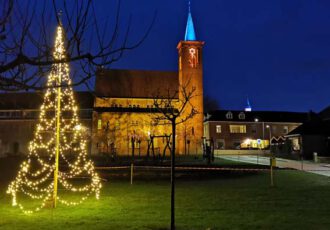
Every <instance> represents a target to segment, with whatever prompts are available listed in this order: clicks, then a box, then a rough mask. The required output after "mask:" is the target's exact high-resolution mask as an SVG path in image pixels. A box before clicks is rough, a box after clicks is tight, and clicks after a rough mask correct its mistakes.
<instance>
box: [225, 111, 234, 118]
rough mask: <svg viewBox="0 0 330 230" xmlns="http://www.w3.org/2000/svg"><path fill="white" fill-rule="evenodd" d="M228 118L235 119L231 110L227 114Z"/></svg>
mask: <svg viewBox="0 0 330 230" xmlns="http://www.w3.org/2000/svg"><path fill="white" fill-rule="evenodd" d="M226 118H227V119H233V113H232V112H230V111H229V112H228V113H227V114H226Z"/></svg>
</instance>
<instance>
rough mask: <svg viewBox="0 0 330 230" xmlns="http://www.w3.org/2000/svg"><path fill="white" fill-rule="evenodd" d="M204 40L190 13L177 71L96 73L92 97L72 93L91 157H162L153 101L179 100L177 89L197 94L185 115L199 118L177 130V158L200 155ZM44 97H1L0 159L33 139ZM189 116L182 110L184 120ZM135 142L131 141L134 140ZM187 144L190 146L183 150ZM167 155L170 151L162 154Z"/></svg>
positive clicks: (162, 134)
mask: <svg viewBox="0 0 330 230" xmlns="http://www.w3.org/2000/svg"><path fill="white" fill-rule="evenodd" d="M203 45H204V42H203V41H198V40H197V39H196V35H195V30H194V24H193V20H192V15H191V12H190V9H189V12H188V19H187V25H186V31H185V37H184V40H182V41H179V43H178V46H177V50H178V71H176V72H167V71H147V70H119V69H100V70H98V71H97V73H96V79H95V89H94V92H76V93H75V96H76V101H77V103H78V104H79V114H80V119H81V122H82V124H83V131H84V132H85V133H86V138H88V139H89V140H90V141H89V149H90V153H91V154H99V153H110V152H112V153H116V154H117V155H129V154H131V152H132V149H134V152H135V153H136V154H140V155H146V154H147V152H148V151H149V150H150V148H151V147H152V149H153V152H156V154H158V153H159V154H161V153H163V152H164V149H166V146H168V144H169V143H168V139H167V137H168V136H169V135H170V134H171V127H170V125H159V124H156V123H155V122H154V119H153V118H154V116H155V114H157V110H156V109H155V108H154V99H155V98H165V99H166V97H168V95H169V92H172V95H175V98H174V99H175V100H176V102H177V103H176V104H180V103H179V102H180V101H182V99H183V98H182V97H183V95H182V93H180V86H184V85H185V86H187V88H186V90H187V91H191V90H195V91H194V92H195V96H194V97H193V98H192V99H191V101H190V103H189V105H188V107H187V108H186V111H190V110H191V107H194V108H195V109H196V110H197V111H198V113H197V115H195V116H194V117H193V118H192V119H190V120H188V121H187V122H184V123H182V124H180V125H178V126H177V130H176V133H177V138H176V139H177V154H185V153H187V149H190V153H196V154H197V153H201V151H202V150H201V145H202V137H203V112H204V111H203V62H202V51H203ZM42 100H43V93H40V92H31V93H2V94H0V155H6V154H21V153H22V154H25V153H27V151H28V149H27V148H28V144H29V141H30V140H32V139H33V133H34V129H35V125H36V123H37V122H38V114H39V112H40V109H39V108H40V105H41V103H42ZM187 113H188V112H185V111H183V115H185V114H187ZM132 140H133V141H132ZM187 145H188V146H187ZM165 153H166V154H167V155H169V151H166V152H165Z"/></svg>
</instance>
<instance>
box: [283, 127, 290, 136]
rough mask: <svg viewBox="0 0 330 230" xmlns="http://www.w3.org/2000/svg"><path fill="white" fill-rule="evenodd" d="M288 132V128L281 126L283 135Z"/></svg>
mask: <svg viewBox="0 0 330 230" xmlns="http://www.w3.org/2000/svg"><path fill="white" fill-rule="evenodd" d="M288 132H289V127H288V126H283V133H284V134H287V133H288Z"/></svg>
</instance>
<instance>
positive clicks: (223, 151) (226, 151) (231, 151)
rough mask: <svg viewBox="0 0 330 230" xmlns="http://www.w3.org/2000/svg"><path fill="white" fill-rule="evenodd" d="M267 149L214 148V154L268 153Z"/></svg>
mask: <svg viewBox="0 0 330 230" xmlns="http://www.w3.org/2000/svg"><path fill="white" fill-rule="evenodd" d="M269 153H270V152H269V150H258V149H249V150H241V149H237V150H236V149H215V150H214V155H215V156H218V155H263V154H269Z"/></svg>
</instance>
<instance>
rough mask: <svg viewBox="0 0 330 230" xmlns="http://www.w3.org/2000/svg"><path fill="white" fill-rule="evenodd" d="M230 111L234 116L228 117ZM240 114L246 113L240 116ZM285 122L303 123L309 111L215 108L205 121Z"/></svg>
mask: <svg viewBox="0 0 330 230" xmlns="http://www.w3.org/2000/svg"><path fill="white" fill-rule="evenodd" d="M228 113H231V115H232V116H230V117H228V116H227V115H228ZM240 114H244V116H243V118H242V117H241V118H240ZM255 119H258V122H284V123H286V122H287V123H303V122H305V121H307V120H308V113H300V112H281V111H251V112H244V111H233V110H231V111H230V110H215V111H211V112H208V113H207V114H206V118H205V121H235V122H255Z"/></svg>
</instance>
